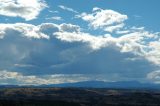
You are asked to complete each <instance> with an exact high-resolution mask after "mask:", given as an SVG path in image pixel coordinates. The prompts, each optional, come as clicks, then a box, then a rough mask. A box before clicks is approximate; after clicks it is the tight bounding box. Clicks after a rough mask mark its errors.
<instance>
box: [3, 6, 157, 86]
mask: <svg viewBox="0 0 160 106" xmlns="http://www.w3.org/2000/svg"><path fill="white" fill-rule="evenodd" d="M79 16H82V19H83V20H84V21H87V22H88V24H89V26H91V27H93V29H92V30H95V29H100V30H104V31H106V33H105V34H103V35H92V34H91V33H87V32H84V31H83V28H81V27H80V26H78V25H73V24H67V23H61V24H55V23H42V24H40V25H32V24H26V23H15V24H0V48H1V51H0V70H1V74H0V77H1V78H0V82H1V83H9V84H11V83H12V84H17V83H18V84H52V83H63V82H77V81H84V80H103V81H128V80H137V81H141V82H145V81H148V80H150V81H153V82H154V80H152V79H154V78H155V77H157V76H158V75H159V71H156V70H158V69H159V65H160V54H159V51H160V48H159V47H160V33H159V32H151V31H147V30H145V28H143V27H135V26H133V27H130V28H128V29H125V30H124V29H123V27H124V25H125V24H124V21H125V20H127V19H128V16H127V15H124V14H121V13H119V12H116V11H113V10H103V9H100V8H94V9H93V11H92V13H89V14H87V13H82V14H80V15H79ZM99 17H101V18H102V19H101V18H100V19H99ZM113 31H115V32H116V33H115V34H117V35H119V36H117V37H114V36H113V35H112V34H109V33H108V32H113ZM157 73H158V74H157Z"/></svg>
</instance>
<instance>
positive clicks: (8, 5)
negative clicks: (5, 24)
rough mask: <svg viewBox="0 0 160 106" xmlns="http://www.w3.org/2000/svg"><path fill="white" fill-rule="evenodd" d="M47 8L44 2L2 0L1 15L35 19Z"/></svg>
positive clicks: (0, 1)
mask: <svg viewBox="0 0 160 106" xmlns="http://www.w3.org/2000/svg"><path fill="white" fill-rule="evenodd" d="M45 7H47V5H46V3H45V1H43V0H0V15H4V16H10V17H21V18H24V19H25V20H27V21H29V20H32V19H35V18H36V17H37V16H38V15H39V13H40V11H41V10H43V9H44V8H45Z"/></svg>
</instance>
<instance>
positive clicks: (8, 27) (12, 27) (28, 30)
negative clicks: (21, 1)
mask: <svg viewBox="0 0 160 106" xmlns="http://www.w3.org/2000/svg"><path fill="white" fill-rule="evenodd" d="M0 33H1V38H3V37H4V36H5V35H9V34H12V33H17V34H20V35H23V36H26V37H28V38H46V39H49V36H47V35H45V34H43V33H41V32H40V31H39V28H38V27H37V26H34V25H31V24H25V23H16V24H0Z"/></svg>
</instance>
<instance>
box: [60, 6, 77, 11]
mask: <svg viewBox="0 0 160 106" xmlns="http://www.w3.org/2000/svg"><path fill="white" fill-rule="evenodd" d="M58 7H59V8H61V9H63V10H67V11H70V12H73V13H78V11H76V10H74V9H72V8H69V7H66V6H63V5H59V6H58Z"/></svg>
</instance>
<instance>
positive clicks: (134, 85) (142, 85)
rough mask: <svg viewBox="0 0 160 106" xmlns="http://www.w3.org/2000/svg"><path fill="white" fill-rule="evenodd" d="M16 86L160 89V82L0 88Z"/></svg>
mask: <svg viewBox="0 0 160 106" xmlns="http://www.w3.org/2000/svg"><path fill="white" fill-rule="evenodd" d="M12 87H13V88H15V87H41V88H43V87H44V88H45V87H81V88H116V89H160V84H153V83H140V82H137V81H119V82H104V81H84V82H76V83H62V84H50V85H39V86H34V85H31V86H18V85H0V88H12Z"/></svg>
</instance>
